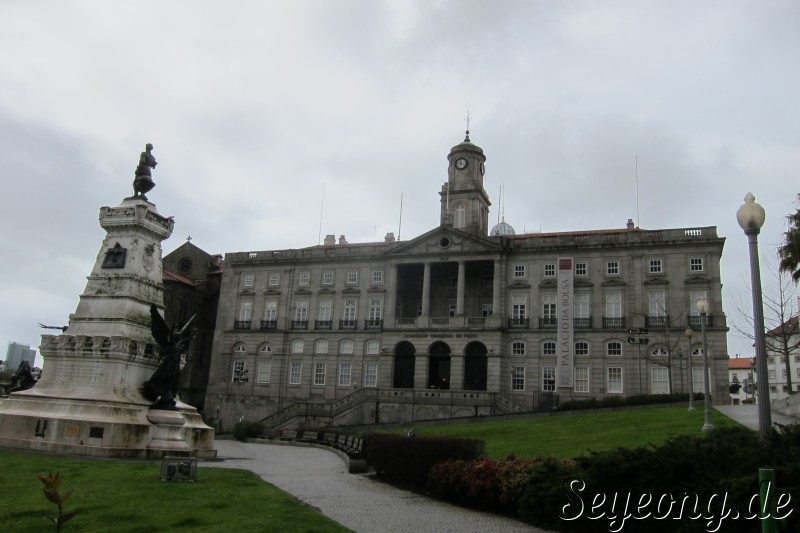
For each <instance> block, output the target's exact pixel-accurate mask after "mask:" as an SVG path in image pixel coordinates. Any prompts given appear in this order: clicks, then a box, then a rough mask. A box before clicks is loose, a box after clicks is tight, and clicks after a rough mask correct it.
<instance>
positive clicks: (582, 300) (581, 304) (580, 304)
mask: <svg viewBox="0 0 800 533" xmlns="http://www.w3.org/2000/svg"><path fill="white" fill-rule="evenodd" d="M572 301H573V315H572V316H573V317H574V318H589V316H590V315H589V309H590V308H591V305H590V303H591V302H590V301H589V293H588V292H586V293H581V294H576V295H574V296H573V300H572Z"/></svg>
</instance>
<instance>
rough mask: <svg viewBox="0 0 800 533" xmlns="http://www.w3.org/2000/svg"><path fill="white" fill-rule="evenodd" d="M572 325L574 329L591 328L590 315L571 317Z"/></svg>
mask: <svg viewBox="0 0 800 533" xmlns="http://www.w3.org/2000/svg"><path fill="white" fill-rule="evenodd" d="M572 325H573V327H574V328H575V329H591V327H592V317H587V318H573V319H572Z"/></svg>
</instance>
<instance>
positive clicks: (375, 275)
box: [372, 270, 383, 283]
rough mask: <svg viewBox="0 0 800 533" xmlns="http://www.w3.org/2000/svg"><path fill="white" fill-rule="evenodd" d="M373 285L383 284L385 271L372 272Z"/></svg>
mask: <svg viewBox="0 0 800 533" xmlns="http://www.w3.org/2000/svg"><path fill="white" fill-rule="evenodd" d="M372 283H383V270H373V271H372Z"/></svg>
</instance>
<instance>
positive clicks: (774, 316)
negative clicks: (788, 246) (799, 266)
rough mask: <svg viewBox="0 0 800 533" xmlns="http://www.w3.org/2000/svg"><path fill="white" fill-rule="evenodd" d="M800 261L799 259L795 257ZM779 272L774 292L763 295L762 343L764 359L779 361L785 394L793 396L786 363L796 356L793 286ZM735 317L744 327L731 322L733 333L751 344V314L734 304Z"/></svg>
mask: <svg viewBox="0 0 800 533" xmlns="http://www.w3.org/2000/svg"><path fill="white" fill-rule="evenodd" d="M799 257H800V256H799ZM786 272H787V271H785V270H784V269H783V268H781V269H780V270H779V271H778V272H777V273H776V274H775V276H776V277H777V282H778V285H777V288H776V289H775V292H774V293H773V292H770V293H768V294H765V295H764V322H765V327H766V331H765V332H764V333H765V335H764V343H765V344H766V349H767V357H779V358H780V359H781V361H782V362H783V364H784V369H785V371H786V390H787V392H788V393H789V394H792V393H794V392H795V390H794V388H793V387H792V369H791V367H790V365H789V363H790V359H791V358H792V357H794V356H797V355H800V327H798V326H799V325H800V324H798V314H797V311H798V310H797V307H796V304H797V290H798V288H797V283H796V281H792V280H793V279H794V275H792V279H789V274H787V273H786ZM736 310H737V311H738V314H739V316H740V317H741V318H742V319H743V321H744V322H745V323H746V324H747V325H744V324H743V323H740V322H734V324H733V329H735V330H736V331H737V332H739V333H740V334H741V335H744V336H745V337H747V338H749V339H753V340H755V334H754V329H753V318H752V314H751V313H752V310H749V309H748V308H747V307H746V306H744V305H742V303H741V302H737V303H736Z"/></svg>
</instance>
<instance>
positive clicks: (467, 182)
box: [439, 130, 492, 237]
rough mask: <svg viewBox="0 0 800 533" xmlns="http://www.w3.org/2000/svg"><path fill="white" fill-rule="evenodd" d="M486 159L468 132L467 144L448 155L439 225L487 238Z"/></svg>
mask: <svg viewBox="0 0 800 533" xmlns="http://www.w3.org/2000/svg"><path fill="white" fill-rule="evenodd" d="M485 162H486V156H485V155H483V149H482V148H481V147H480V146H477V145H475V144H472V141H470V140H469V130H467V133H466V136H465V137H464V141H463V142H461V143H460V144H457V145H455V146H454V147H453V148H451V149H450V153H449V154H448V156H447V183H445V184H444V185H443V186H442V190H441V192H439V195H440V196H441V205H442V207H441V217H440V221H439V223H440V224H442V225H445V224H446V225H450V226H453V227H454V228H456V229H460V230H462V231H466V232H468V233H472V234H473V235H477V236H479V237H486V236H487V234H488V231H489V206H490V205H492V203H491V202H490V201H489V195H487V194H486V190H485V189H484V188H483V176H484V174H485V173H486V167H485V166H484V164H485Z"/></svg>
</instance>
